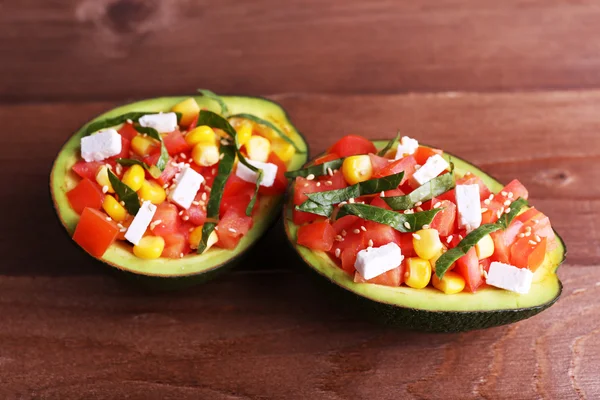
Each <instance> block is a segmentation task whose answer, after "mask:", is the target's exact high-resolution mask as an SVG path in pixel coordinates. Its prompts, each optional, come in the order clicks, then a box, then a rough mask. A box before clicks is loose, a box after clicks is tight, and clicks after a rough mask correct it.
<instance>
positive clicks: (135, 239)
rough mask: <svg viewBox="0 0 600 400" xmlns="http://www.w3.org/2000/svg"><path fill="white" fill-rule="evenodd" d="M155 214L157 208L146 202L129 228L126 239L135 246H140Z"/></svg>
mask: <svg viewBox="0 0 600 400" xmlns="http://www.w3.org/2000/svg"><path fill="white" fill-rule="evenodd" d="M155 212H156V206H155V205H154V204H152V203H150V202H149V201H144V202H143V203H142V206H141V207H140V209H139V211H138V212H137V214H136V215H135V217H134V218H133V221H131V225H129V228H127V232H125V239H127V240H128V241H130V242H131V243H133V244H134V245H135V244H138V243H139V242H140V239H141V238H142V236H144V233H146V229H148V225H150V222H151V221H152V217H154V213H155Z"/></svg>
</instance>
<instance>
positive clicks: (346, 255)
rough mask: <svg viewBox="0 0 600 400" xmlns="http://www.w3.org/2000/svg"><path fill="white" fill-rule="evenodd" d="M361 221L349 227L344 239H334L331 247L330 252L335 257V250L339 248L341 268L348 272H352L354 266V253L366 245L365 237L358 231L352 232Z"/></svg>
mask: <svg viewBox="0 0 600 400" xmlns="http://www.w3.org/2000/svg"><path fill="white" fill-rule="evenodd" d="M360 224H361V221H358V222H357V223H356V224H355V225H352V227H350V228H349V230H348V231H347V234H346V236H345V237H344V240H342V241H341V242H339V241H335V242H334V243H333V246H332V247H331V253H332V254H333V256H334V257H335V254H336V251H337V250H338V249H339V255H340V261H341V264H342V269H343V270H344V271H346V272H348V273H349V274H354V271H355V268H354V263H355V261H356V255H357V254H358V252H359V251H361V250H363V249H365V248H366V247H367V242H366V241H365V237H364V235H363V234H362V231H360V233H354V229H357V228H355V227H358V226H360Z"/></svg>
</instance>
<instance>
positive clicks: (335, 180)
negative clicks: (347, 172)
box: [317, 171, 348, 192]
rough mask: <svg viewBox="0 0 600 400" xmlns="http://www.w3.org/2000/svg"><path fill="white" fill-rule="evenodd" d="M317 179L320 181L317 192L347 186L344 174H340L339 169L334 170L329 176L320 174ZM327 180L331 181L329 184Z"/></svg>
mask: <svg viewBox="0 0 600 400" xmlns="http://www.w3.org/2000/svg"><path fill="white" fill-rule="evenodd" d="M318 181H319V182H321V186H320V187H318V189H319V190H317V191H318V192H323V191H326V190H336V189H343V188H345V187H347V186H348V183H347V182H346V179H345V178H344V174H342V173H341V172H340V171H336V172H334V173H333V175H331V176H329V175H325V176H321V177H319V179H318ZM327 182H331V183H330V184H329V183H327Z"/></svg>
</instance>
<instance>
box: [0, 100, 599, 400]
mask: <svg viewBox="0 0 600 400" xmlns="http://www.w3.org/2000/svg"><path fill="white" fill-rule="evenodd" d="M272 98H273V99H275V100H277V101H279V102H281V104H283V105H284V106H285V107H286V108H287V109H288V111H289V112H290V115H291V118H292V120H293V121H294V122H295V123H296V125H297V127H298V128H299V129H300V130H301V131H303V132H304V133H305V134H306V136H307V138H308V140H309V142H310V145H311V152H312V154H316V153H317V152H320V151H322V150H323V149H325V148H326V146H327V145H329V144H330V143H332V142H333V141H334V140H336V139H337V138H338V137H341V136H342V135H343V134H346V133H351V132H354V133H360V134H364V135H366V136H369V137H372V138H376V137H380V138H383V137H391V136H392V135H393V134H394V132H395V131H396V129H401V131H402V132H404V133H405V134H407V135H410V136H415V137H418V138H419V139H420V140H422V141H423V142H426V143H429V144H432V145H436V146H439V147H442V148H445V149H447V150H448V151H450V152H452V153H454V154H455V155H457V156H460V157H464V158H466V159H469V160H472V161H473V162H475V163H476V164H480V165H481V166H482V167H485V169H486V170H487V171H489V172H490V173H491V174H492V175H496V176H498V177H499V178H500V179H502V180H505V181H506V180H508V179H511V178H513V177H518V178H519V179H522V180H523V182H524V183H525V184H526V186H527V187H529V188H530V191H531V197H532V201H533V202H534V203H535V204H536V205H537V206H538V208H540V209H541V210H543V211H544V212H546V213H547V214H548V215H550V217H551V219H552V221H553V224H554V225H555V227H556V229H557V230H558V231H559V232H560V233H561V234H562V235H563V237H564V239H565V241H566V243H567V245H568V247H569V256H568V259H567V263H566V264H565V265H563V266H562V267H561V269H560V271H559V276H560V277H561V279H562V281H563V283H564V295H563V297H562V299H561V300H560V301H559V302H558V303H557V304H556V305H555V306H553V307H552V308H550V309H549V310H548V311H546V312H544V313H542V314H540V315H539V316H536V317H534V318H532V319H530V320H526V321H523V322H520V323H517V324H514V325H511V326H508V327H499V328H493V329H489V330H485V331H478V332H470V333H464V334H421V333H414V332H405V331H397V330H391V329H388V328H385V327H381V326H377V325H372V324H370V323H367V322H364V321H361V320H360V319H359V318H357V317H356V316H355V315H354V311H353V310H351V309H348V308H346V307H345V306H344V305H343V304H339V303H334V302H331V301H330V300H329V299H328V298H327V297H324V296H323V294H321V293H320V292H319V291H317V290H315V287H314V285H313V282H312V281H311V280H310V279H309V278H308V277H307V276H306V275H305V274H303V273H302V270H301V266H300V265H298V263H297V262H295V261H294V258H293V254H291V253H290V250H289V249H288V248H287V247H286V246H285V245H284V243H285V239H284V238H283V237H282V233H281V231H280V230H277V229H275V230H273V231H272V232H271V233H270V234H269V236H268V237H267V238H265V239H264V240H262V241H261V243H260V244H259V247H258V248H257V249H256V250H255V251H253V252H252V253H251V254H250V255H249V257H248V259H247V261H246V262H245V264H244V265H243V266H241V267H240V268H239V269H237V270H235V271H234V272H232V273H230V274H228V275H226V276H224V277H222V278H221V279H218V280H216V281H212V282H209V283H208V284H206V285H203V286H200V287H197V288H192V289H189V290H187V291H184V292H180V293H171V294H160V295H156V294H155V295H151V294H148V293H145V292H142V291H140V290H138V289H137V288H136V287H133V286H131V285H130V284H128V283H126V282H122V281H119V280H116V279H114V278H113V277H112V276H109V275H107V274H106V271H105V270H104V269H103V268H101V267H99V266H98V265H97V264H95V263H93V262H92V261H90V259H89V258H88V257H87V256H85V255H84V254H83V253H81V252H80V251H77V250H76V249H75V247H74V246H73V245H72V244H71V243H70V242H71V241H70V239H69V238H68V237H66V235H64V234H63V232H62V231H61V227H60V226H59V225H58V223H57V222H56V220H55V216H54V215H53V210H52V209H51V207H50V201H49V195H48V190H47V178H48V173H49V170H50V164H51V162H52V160H53V158H54V156H55V154H56V152H57V151H58V149H59V148H60V146H61V144H62V142H64V141H65V140H66V139H67V138H68V136H69V135H70V134H72V133H73V132H74V131H75V130H77V129H78V128H79V126H80V125H82V124H83V123H85V122H86V121H87V120H88V119H90V118H92V117H93V116H94V115H96V114H98V113H100V112H102V111H104V110H106V109H108V108H111V107H113V106H114V105H116V103H115V102H61V103H37V104H20V105H0V120H1V121H3V129H4V132H5V134H3V135H2V138H3V146H1V147H0V155H1V156H0V168H2V170H3V171H4V173H5V175H6V176H11V177H15V179H13V180H11V182H10V190H9V188H7V189H5V190H3V191H2V192H0V206H2V209H4V210H10V211H11V212H10V213H9V214H8V215H6V216H5V218H4V221H3V222H4V227H3V229H2V231H0V232H1V233H0V234H1V235H2V236H1V240H0V251H1V252H2V253H3V254H4V260H3V262H2V263H1V264H0V315H2V323H1V324H0V398H3V399H4V398H5V399H30V398H35V399H79V398H81V397H82V396H85V397H87V398H132V399H148V398H150V399H153V398H156V399H185V398H190V399H192V398H193V399H196V398H206V399H255V398H268V399H281V398H286V399H309V398H310V399H317V398H323V399H367V398H368V399H372V398H381V399H392V398H394V399H397V398H402V399H404V398H407V399H430V398H433V399H436V398H440V399H454V398H456V399H481V398H484V399H509V398H510V399H530V398H531V399H532V398H545V399H580V398H584V399H594V398H598V397H599V396H600V391H599V388H600V380H599V377H598V374H597V371H598V368H599V367H600V328H599V327H600V305H599V303H598V301H597V299H598V296H599V295H600V268H599V266H600V232H599V231H598V228H597V226H598V225H599V223H600V212H599V211H598V210H599V209H600V191H599V189H598V187H597V186H596V185H595V184H594V182H597V181H598V178H600V176H599V175H598V173H599V171H600V136H599V135H598V131H599V129H600V120H599V119H598V118H597V110H598V109H599V107H600V91H594V90H589V91H564V92H561V91H556V92H531V93H510V94H506V93H504V94H502V93H485V94H483V93H479V94H476V93H439V94H408V95H370V96H359V95H353V96H335V95H301V94H282V95H275V96H272ZM32 232H33V233H32ZM32 246H35V247H34V249H32ZM265 254H267V256H266V257H265Z"/></svg>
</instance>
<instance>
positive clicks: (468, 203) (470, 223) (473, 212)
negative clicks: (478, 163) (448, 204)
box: [455, 184, 481, 233]
mask: <svg viewBox="0 0 600 400" xmlns="http://www.w3.org/2000/svg"><path fill="white" fill-rule="evenodd" d="M455 191H456V208H457V211H458V227H459V228H464V229H466V230H467V233H469V232H471V231H472V230H473V229H475V228H479V225H481V200H480V198H479V185H477V184H473V185H456V189H455Z"/></svg>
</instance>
